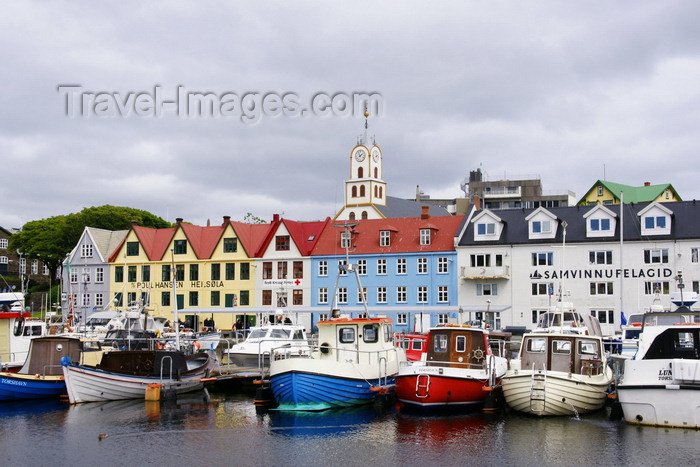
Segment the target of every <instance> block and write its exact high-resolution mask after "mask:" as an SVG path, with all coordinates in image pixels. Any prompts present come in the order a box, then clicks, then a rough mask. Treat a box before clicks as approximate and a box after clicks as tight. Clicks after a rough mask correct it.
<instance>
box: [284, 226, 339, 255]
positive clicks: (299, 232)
mask: <svg viewBox="0 0 700 467" xmlns="http://www.w3.org/2000/svg"><path fill="white" fill-rule="evenodd" d="M282 222H283V223H284V226H285V227H286V228H287V231H288V232H289V235H290V237H291V238H292V241H293V242H294V244H295V245H296V246H297V249H298V250H299V253H300V254H301V256H309V254H311V251H312V250H313V248H314V246H315V245H316V243H317V242H318V239H319V238H321V233H322V232H323V230H324V229H325V227H326V225H328V224H330V222H331V218H330V217H327V218H326V220H325V221H314V222H299V221H290V220H287V219H283V220H282Z"/></svg>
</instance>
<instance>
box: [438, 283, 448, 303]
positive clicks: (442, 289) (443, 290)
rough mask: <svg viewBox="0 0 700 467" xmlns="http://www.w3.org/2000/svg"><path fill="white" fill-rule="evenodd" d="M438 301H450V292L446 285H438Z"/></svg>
mask: <svg viewBox="0 0 700 467" xmlns="http://www.w3.org/2000/svg"><path fill="white" fill-rule="evenodd" d="M437 301H438V303H447V302H448V301H449V293H448V288H447V286H446V285H439V286H438V298H437Z"/></svg>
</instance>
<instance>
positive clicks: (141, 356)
mask: <svg viewBox="0 0 700 467" xmlns="http://www.w3.org/2000/svg"><path fill="white" fill-rule="evenodd" d="M61 364H62V365H63V376H64V378H65V381H66V390H67V392H68V398H69V400H70V403H71V404H77V403H81V402H98V401H109V400H122V399H138V398H144V397H145V394H146V390H147V388H148V387H149V386H150V385H154V384H156V385H160V388H161V391H162V392H166V393H168V394H184V393H187V392H193V391H197V390H200V389H202V388H203V386H204V383H203V382H202V378H206V377H207V376H208V375H209V372H210V371H211V370H212V369H213V367H214V364H215V358H214V357H213V356H212V355H211V354H210V352H200V353H196V354H192V355H185V353H184V352H181V351H178V350H162V349H155V350H117V351H111V352H105V353H104V354H103V355H102V359H101V360H100V363H99V364H97V365H81V364H79V363H76V362H74V361H72V360H71V359H70V358H63V359H62V360H61Z"/></svg>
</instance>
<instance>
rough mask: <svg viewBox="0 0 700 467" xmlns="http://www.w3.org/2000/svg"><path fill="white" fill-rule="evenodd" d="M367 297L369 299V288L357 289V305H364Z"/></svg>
mask: <svg viewBox="0 0 700 467" xmlns="http://www.w3.org/2000/svg"><path fill="white" fill-rule="evenodd" d="M365 297H367V288H366V287H363V288H361V289H357V303H364V302H365Z"/></svg>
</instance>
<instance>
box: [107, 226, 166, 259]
mask: <svg viewBox="0 0 700 467" xmlns="http://www.w3.org/2000/svg"><path fill="white" fill-rule="evenodd" d="M131 230H132V231H133V232H134V234H136V238H138V239H139V243H140V244H141V248H143V251H144V253H146V256H148V259H149V260H151V261H158V260H160V259H162V258H163V255H164V254H165V251H166V250H167V248H168V245H170V241H171V240H172V238H173V235H175V231H176V227H168V228H165V229H153V228H151V227H141V226H140V225H132V226H131ZM128 237H129V235H128V234H127V235H126V236H125V237H124V239H123V240H122V241H121V242H120V243H119V245H118V246H117V247H116V248H115V249H114V251H113V252H112V254H111V255H110V257H109V262H110V263H112V262H114V261H115V260H116V259H117V255H118V254H119V252H120V251H121V250H122V248H123V247H124V243H126V239H127V238H128Z"/></svg>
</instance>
